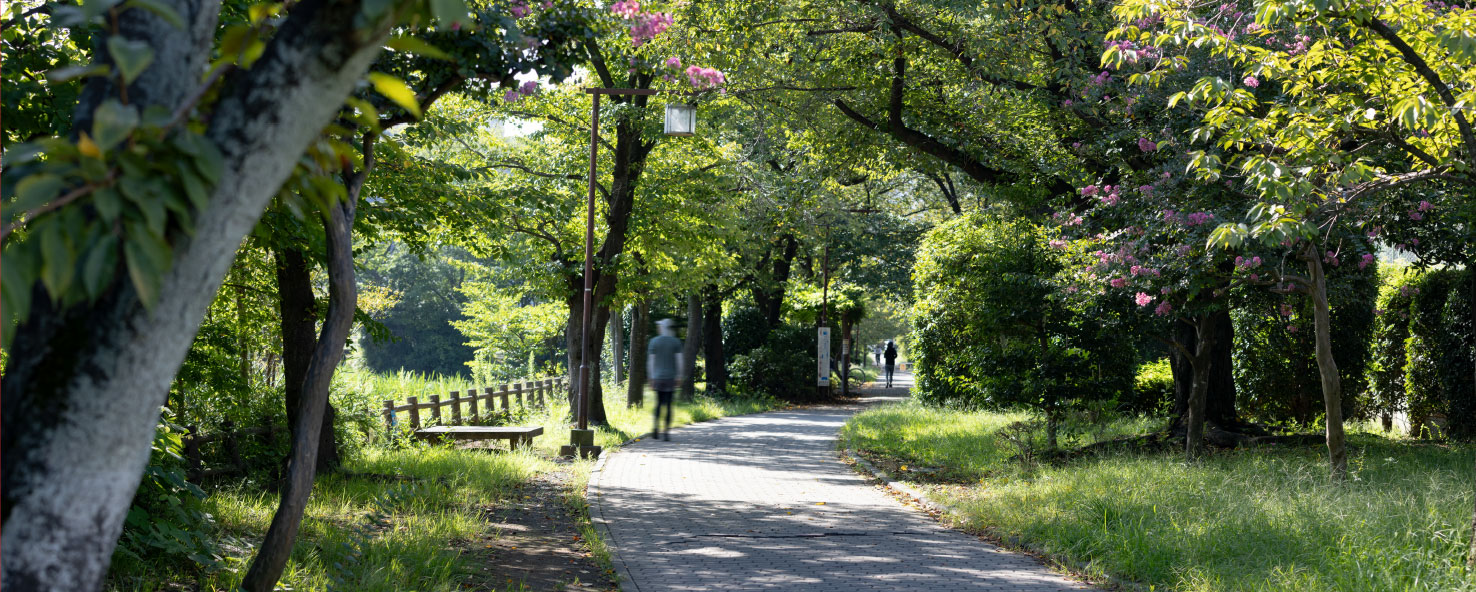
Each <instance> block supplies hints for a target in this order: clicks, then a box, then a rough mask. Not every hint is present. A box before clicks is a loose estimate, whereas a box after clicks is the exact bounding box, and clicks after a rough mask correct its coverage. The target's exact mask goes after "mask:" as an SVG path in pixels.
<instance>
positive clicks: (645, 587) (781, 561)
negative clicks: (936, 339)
mask: <svg viewBox="0 0 1476 592" xmlns="http://www.w3.org/2000/svg"><path fill="white" fill-rule="evenodd" d="M859 409H860V406H843V407H842V406H835V407H818V408H810V409H796V410H786V411H773V412H769V413H761V414H755V415H746V416H740V417H731V418H725V419H721V420H718V421H711V422H706V423H700V424H695V425H691V426H687V427H684V428H680V429H677V430H674V431H673V432H672V440H671V441H670V442H661V441H651V440H641V441H640V442H636V443H634V444H631V445H628V446H626V447H624V448H622V449H621V450H620V452H618V453H614V454H611V455H609V456H608V457H607V458H606V459H605V461H604V465H603V468H601V469H600V470H599V471H598V472H596V473H595V474H594V475H593V476H592V478H591V480H590V487H589V490H590V495H591V497H592V498H593V499H592V500H591V502H592V506H593V507H592V508H591V510H592V514H593V517H594V519H595V520H596V521H597V522H603V526H604V527H605V529H606V535H607V537H608V541H607V542H608V543H609V544H610V546H611V555H612V559H613V560H614V562H615V566H616V569H617V570H618V571H620V572H621V576H622V586H623V589H624V590H625V591H626V592H637V591H638V592H661V591H667V590H671V591H677V590H681V591H696V590H805V591H817V592H825V591H836V592H857V591H863V590H917V591H923V590H926V591H930V592H951V591H966V590H967V591H977V590H990V591H1027V590H1028V591H1039V592H1045V591H1059V590H1083V589H1087V587H1086V586H1083V585H1081V584H1079V583H1076V582H1072V581H1070V580H1068V579H1066V578H1064V577H1062V576H1060V575H1058V574H1056V573H1054V572H1052V571H1050V570H1048V569H1046V568H1045V567H1043V566H1042V565H1041V564H1040V563H1039V562H1037V561H1036V560H1034V559H1033V558H1031V557H1028V556H1025V555H1020V554H1016V553H1011V552H1008V551H1004V550H1001V549H999V548H998V547H995V546H993V545H990V544H988V543H985V542H983V541H980V540H978V539H977V538H975V537H972V536H969V535H967V534H964V533H960V532H957V531H953V530H949V529H947V528H943V527H941V526H939V525H938V524H936V523H935V522H934V521H933V520H932V519H930V518H928V517H927V516H926V515H924V514H922V513H921V512H918V511H916V510H913V509H910V508H908V507H906V506H903V505H902V504H900V503H898V502H897V501H895V500H893V499H891V498H890V497H888V496H887V495H886V494H885V493H883V492H882V491H880V490H879V488H877V487H876V486H873V485H871V484H869V483H867V482H866V480H864V479H863V478H862V477H861V476H859V475H857V474H856V473H855V472H854V471H852V470H851V468H850V467H848V466H847V465H845V464H844V463H842V462H840V460H839V459H837V457H836V454H835V437H836V431H837V430H838V429H840V427H841V426H842V425H843V424H844V423H845V421H846V418H847V417H849V416H850V415H851V414H852V413H855V412H856V411H857V410H859Z"/></svg>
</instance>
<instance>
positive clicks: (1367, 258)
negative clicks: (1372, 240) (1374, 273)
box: [1358, 253, 1374, 269]
mask: <svg viewBox="0 0 1476 592" xmlns="http://www.w3.org/2000/svg"><path fill="white" fill-rule="evenodd" d="M1373 262H1374V256H1373V254H1372V253H1364V254H1363V258H1362V259H1360V260H1359V261H1358V269H1363V268H1365V267H1368V264H1370V263H1373Z"/></svg>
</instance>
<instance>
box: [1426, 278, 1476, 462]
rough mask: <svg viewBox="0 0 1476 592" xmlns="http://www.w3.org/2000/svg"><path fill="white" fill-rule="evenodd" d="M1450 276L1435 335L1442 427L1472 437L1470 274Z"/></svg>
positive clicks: (1475, 428) (1475, 402)
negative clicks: (1443, 412)
mask: <svg viewBox="0 0 1476 592" xmlns="http://www.w3.org/2000/svg"><path fill="white" fill-rule="evenodd" d="M1453 279H1454V281H1455V285H1453V286H1451V290H1450V296H1449V297H1447V298H1446V299H1445V306H1444V307H1442V311H1441V315H1440V324H1441V332H1440V333H1438V334H1437V335H1436V338H1435V342H1436V344H1437V345H1438V346H1439V351H1440V357H1439V359H1438V361H1437V363H1436V370H1437V371H1438V372H1439V374H1440V391H1441V395H1442V396H1443V397H1444V400H1445V405H1446V429H1447V430H1448V432H1449V434H1450V436H1451V437H1452V438H1457V439H1463V440H1469V439H1472V438H1473V437H1476V381H1473V378H1476V377H1473V376H1472V367H1473V357H1476V351H1473V350H1476V327H1473V326H1472V318H1471V316H1472V313H1471V304H1472V302H1471V283H1470V274H1469V273H1462V274H1460V275H1458V276H1455V277H1454V278H1453Z"/></svg>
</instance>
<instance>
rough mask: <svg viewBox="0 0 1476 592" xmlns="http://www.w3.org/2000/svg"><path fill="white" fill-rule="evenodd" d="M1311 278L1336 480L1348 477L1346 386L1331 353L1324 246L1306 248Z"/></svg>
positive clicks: (1330, 459)
mask: <svg viewBox="0 0 1476 592" xmlns="http://www.w3.org/2000/svg"><path fill="white" fill-rule="evenodd" d="M1302 256H1303V257H1305V258H1306V259H1307V271H1308V272H1309V274H1310V275H1311V278H1310V279H1311V280H1312V286H1311V289H1312V324H1313V326H1314V327H1315V328H1316V330H1317V370H1318V372H1319V373H1320V374H1321V375H1322V406H1323V409H1324V413H1325V415H1326V416H1325V418H1324V420H1325V422H1326V423H1327V460H1328V464H1329V465H1330V468H1331V471H1332V478H1333V480H1335V481H1342V480H1343V479H1345V478H1347V476H1348V450H1347V446H1346V443H1345V439H1344V436H1343V385H1342V379H1341V378H1340V377H1339V376H1338V363H1337V361H1336V360H1334V359H1333V353H1332V322H1331V320H1330V314H1329V310H1328V308H1329V307H1328V303H1327V276H1326V275H1325V274H1324V273H1323V269H1322V254H1321V249H1319V248H1317V246H1316V245H1311V246H1308V247H1307V251H1306V252H1304V253H1303V254H1302Z"/></svg>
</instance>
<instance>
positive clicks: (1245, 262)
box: [1235, 256, 1261, 269]
mask: <svg viewBox="0 0 1476 592" xmlns="http://www.w3.org/2000/svg"><path fill="white" fill-rule="evenodd" d="M1260 266H1261V258H1260V257H1251V258H1249V259H1247V258H1245V257H1240V256H1236V257H1235V267H1237V268H1240V269H1252V268H1256V267H1260Z"/></svg>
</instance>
